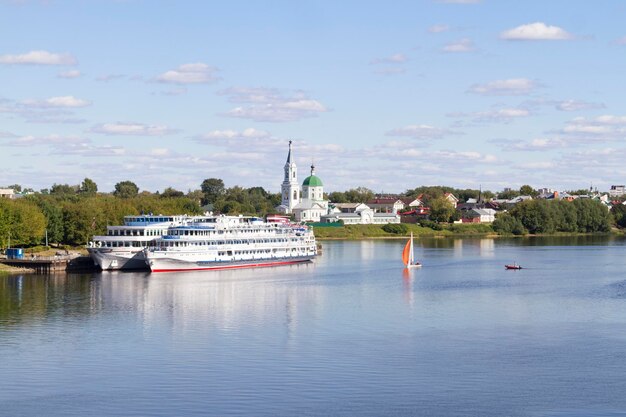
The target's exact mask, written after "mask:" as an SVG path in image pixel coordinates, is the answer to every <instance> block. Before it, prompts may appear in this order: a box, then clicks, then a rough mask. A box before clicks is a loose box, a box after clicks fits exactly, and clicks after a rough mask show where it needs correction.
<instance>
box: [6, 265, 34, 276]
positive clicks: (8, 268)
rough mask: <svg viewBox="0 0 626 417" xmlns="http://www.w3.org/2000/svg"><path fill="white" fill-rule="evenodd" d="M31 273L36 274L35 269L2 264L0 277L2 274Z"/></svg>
mask: <svg viewBox="0 0 626 417" xmlns="http://www.w3.org/2000/svg"><path fill="white" fill-rule="evenodd" d="M29 272H34V270H33V269H28V268H15V267H13V266H9V265H5V264H0V275H2V274H19V273H22V274H27V273H29Z"/></svg>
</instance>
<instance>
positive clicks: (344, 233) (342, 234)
mask: <svg viewBox="0 0 626 417" xmlns="http://www.w3.org/2000/svg"><path fill="white" fill-rule="evenodd" d="M406 227H407V231H406V233H399V234H398V233H388V232H386V231H384V230H383V226H381V225H373V224H359V225H348V226H343V227H321V226H316V227H314V228H313V230H314V231H315V237H316V238H317V239H322V240H323V239H348V240H349V239H375V238H378V239H394V238H404V237H406V236H409V235H410V234H411V232H413V236H415V237H445V236H450V237H454V236H459V237H462V236H489V235H494V234H495V233H494V231H493V228H492V227H491V226H490V225H485V224H452V225H447V224H444V225H441V230H434V229H431V228H429V227H422V226H420V225H417V224H406Z"/></svg>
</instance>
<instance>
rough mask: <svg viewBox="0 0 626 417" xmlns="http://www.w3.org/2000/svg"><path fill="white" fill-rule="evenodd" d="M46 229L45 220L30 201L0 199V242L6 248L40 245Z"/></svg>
mask: <svg viewBox="0 0 626 417" xmlns="http://www.w3.org/2000/svg"><path fill="white" fill-rule="evenodd" d="M45 228H46V218H45V217H44V215H43V213H42V212H41V210H39V207H37V205H36V204H34V203H33V202H32V201H30V200H26V199H18V200H8V199H4V198H2V199H0V242H2V245H1V246H8V240H9V236H10V238H11V246H13V247H16V246H22V245H36V244H39V243H41V239H42V238H43V236H44V233H45Z"/></svg>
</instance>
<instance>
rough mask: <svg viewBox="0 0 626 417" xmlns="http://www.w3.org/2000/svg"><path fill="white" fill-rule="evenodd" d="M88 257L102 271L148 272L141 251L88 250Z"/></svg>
mask: <svg viewBox="0 0 626 417" xmlns="http://www.w3.org/2000/svg"><path fill="white" fill-rule="evenodd" d="M87 251H88V252H89V256H91V259H92V260H93V261H94V263H95V264H96V265H97V266H99V267H100V269H102V270H103V271H116V270H148V269H149V268H148V265H147V264H146V259H145V257H144V254H143V250H141V249H138V250H136V251H128V250H125V251H113V250H110V249H102V248H88V249H87Z"/></svg>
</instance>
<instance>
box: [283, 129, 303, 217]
mask: <svg viewBox="0 0 626 417" xmlns="http://www.w3.org/2000/svg"><path fill="white" fill-rule="evenodd" d="M291 153H292V152H291V141H289V153H288V154H287V162H285V178H284V179H283V183H282V185H281V187H280V190H281V194H282V198H281V205H282V206H283V207H285V209H286V213H291V210H292V209H293V207H294V206H295V205H296V204H298V203H299V202H300V184H298V169H297V167H296V163H295V162H294V159H293V156H292V154H291Z"/></svg>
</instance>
